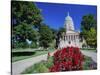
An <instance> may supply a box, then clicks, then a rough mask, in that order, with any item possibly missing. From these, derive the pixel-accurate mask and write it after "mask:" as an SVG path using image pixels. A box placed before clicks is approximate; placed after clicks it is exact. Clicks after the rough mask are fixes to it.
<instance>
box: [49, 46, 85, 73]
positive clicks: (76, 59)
mask: <svg viewBox="0 0 100 75" xmlns="http://www.w3.org/2000/svg"><path fill="white" fill-rule="evenodd" d="M53 56H54V59H53V61H54V62H53V64H54V65H53V66H52V67H51V68H50V69H49V71H50V72H59V71H71V70H82V62H83V58H84V56H83V55H82V53H81V51H80V49H79V48H77V47H67V48H63V49H62V50H58V51H56V52H55V53H54V55H53Z"/></svg>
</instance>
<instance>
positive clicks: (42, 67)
mask: <svg viewBox="0 0 100 75" xmlns="http://www.w3.org/2000/svg"><path fill="white" fill-rule="evenodd" d="M52 65H53V57H50V58H49V59H48V61H41V62H39V63H36V64H34V65H32V66H31V67H29V68H27V69H26V70H25V71H23V72H22V74H32V73H47V72H49V68H50V67H51V66H52Z"/></svg>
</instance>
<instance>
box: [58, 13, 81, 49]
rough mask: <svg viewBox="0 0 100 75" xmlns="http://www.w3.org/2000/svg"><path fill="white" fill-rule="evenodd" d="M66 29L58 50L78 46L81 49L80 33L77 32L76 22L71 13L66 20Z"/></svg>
mask: <svg viewBox="0 0 100 75" xmlns="http://www.w3.org/2000/svg"><path fill="white" fill-rule="evenodd" d="M64 27H65V29H66V32H64V33H63V34H62V37H60V39H59V44H58V48H64V47H67V46H75V47H76V46H77V47H79V48H80V47H81V43H80V37H79V35H80V32H76V31H75V27H74V22H73V19H72V17H71V16H70V15H69V13H68V14H67V17H66V18H65V23H64Z"/></svg>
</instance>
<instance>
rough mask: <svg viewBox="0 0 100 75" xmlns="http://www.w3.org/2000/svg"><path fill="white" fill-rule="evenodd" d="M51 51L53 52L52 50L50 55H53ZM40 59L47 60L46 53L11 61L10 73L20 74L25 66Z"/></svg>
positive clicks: (13, 74)
mask: <svg viewBox="0 0 100 75" xmlns="http://www.w3.org/2000/svg"><path fill="white" fill-rule="evenodd" d="M53 53H54V52H52V53H51V55H53ZM42 60H47V54H44V55H40V56H36V57H32V58H28V59H24V60H21V61H17V62H14V63H12V75H20V73H21V72H23V71H24V70H25V69H26V68H28V67H30V66H32V65H33V64H35V63H38V62H40V61H42Z"/></svg>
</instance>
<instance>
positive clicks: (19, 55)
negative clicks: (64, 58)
mask: <svg viewBox="0 0 100 75" xmlns="http://www.w3.org/2000/svg"><path fill="white" fill-rule="evenodd" d="M53 51H54V49H49V50H37V51H34V52H15V53H14V52H12V62H16V61H19V60H23V59H27V58H31V57H35V56H38V55H43V54H47V53H48V52H53Z"/></svg>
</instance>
